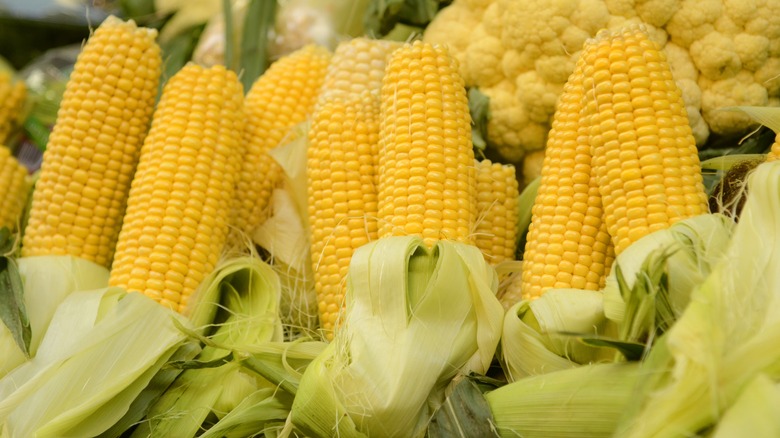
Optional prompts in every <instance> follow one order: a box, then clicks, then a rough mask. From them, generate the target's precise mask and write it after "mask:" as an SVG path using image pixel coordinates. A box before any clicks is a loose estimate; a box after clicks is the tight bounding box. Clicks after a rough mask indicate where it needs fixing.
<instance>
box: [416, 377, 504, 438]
mask: <svg viewBox="0 0 780 438" xmlns="http://www.w3.org/2000/svg"><path fill="white" fill-rule="evenodd" d="M492 418H493V415H492V413H491V411H490V405H489V404H488V402H487V400H485V397H484V396H483V395H482V391H480V390H479V387H478V386H477V385H476V383H474V381H472V380H471V379H469V378H464V379H462V380H461V381H460V382H458V383H457V384H456V385H455V388H454V389H453V392H452V394H450V396H449V397H447V398H446V399H445V400H444V404H442V406H441V407H440V408H439V409H438V410H437V411H436V413H435V414H434V415H433V418H432V419H431V422H430V423H429V425H428V437H429V438H449V437H463V438H466V437H475V436H494V435H495V433H494V431H493V430H492V424H493V423H494V422H493V420H492Z"/></svg>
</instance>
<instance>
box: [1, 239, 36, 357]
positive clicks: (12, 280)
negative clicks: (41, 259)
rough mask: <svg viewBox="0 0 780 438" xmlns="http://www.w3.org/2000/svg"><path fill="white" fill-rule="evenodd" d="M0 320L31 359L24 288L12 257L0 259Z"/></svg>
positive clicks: (28, 322) (30, 335) (29, 332)
mask: <svg viewBox="0 0 780 438" xmlns="http://www.w3.org/2000/svg"><path fill="white" fill-rule="evenodd" d="M0 231H2V230H0ZM0 319H2V320H3V323H4V324H5V326H6V327H8V330H9V331H10V332H11V334H12V335H13V337H14V341H15V342H16V345H18V346H19V349H20V350H22V352H23V353H24V355H25V356H26V357H30V339H31V338H32V330H31V329H30V320H29V319H28V318H27V311H26V309H25V307H24V287H23V285H22V277H21V276H20V275H19V268H18V267H17V266H16V261H15V260H14V259H13V258H11V257H0Z"/></svg>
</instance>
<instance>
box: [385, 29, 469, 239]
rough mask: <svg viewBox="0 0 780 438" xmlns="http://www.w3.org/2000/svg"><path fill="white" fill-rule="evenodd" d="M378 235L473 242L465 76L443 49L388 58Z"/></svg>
mask: <svg viewBox="0 0 780 438" xmlns="http://www.w3.org/2000/svg"><path fill="white" fill-rule="evenodd" d="M381 98H382V103H381V118H380V120H381V126H380V137H379V138H380V140H379V141H380V146H379V169H378V172H379V178H378V192H379V221H380V223H379V226H380V228H379V237H380V238H382V237H386V236H398V235H416V236H420V237H422V238H423V240H424V242H425V243H426V245H429V246H430V245H433V244H434V243H435V242H436V241H437V240H439V239H451V240H457V241H462V242H467V243H473V236H472V233H473V231H474V224H475V221H476V215H477V213H476V211H477V209H476V169H475V168H474V152H473V150H472V144H471V117H470V115H469V109H468V101H467V98H466V90H465V88H464V83H463V78H461V77H460V75H459V74H458V66H457V61H456V60H455V59H454V58H453V57H451V56H450V55H449V53H448V52H447V50H446V49H445V48H443V47H439V46H433V45H431V44H428V43H423V42H421V41H415V42H414V43H412V44H407V45H405V46H404V47H403V48H400V49H398V50H396V51H395V52H393V54H392V55H391V56H390V59H389V61H388V65H387V69H386V74H385V77H384V80H383V82H382V92H381Z"/></svg>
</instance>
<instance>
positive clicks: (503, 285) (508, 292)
mask: <svg viewBox="0 0 780 438" xmlns="http://www.w3.org/2000/svg"><path fill="white" fill-rule="evenodd" d="M523 296H524V295H523V275H522V273H520V272H516V273H514V272H513V273H511V274H509V275H506V276H504V277H503V278H500V283H499V285H498V301H499V302H501V305H502V306H504V310H509V308H510V307H512V306H514V305H515V304H516V303H518V302H519V301H520V300H522V299H523Z"/></svg>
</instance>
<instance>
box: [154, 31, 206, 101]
mask: <svg viewBox="0 0 780 438" xmlns="http://www.w3.org/2000/svg"><path fill="white" fill-rule="evenodd" d="M204 28H205V25H199V26H195V27H193V28H191V29H189V30H187V31H184V32H181V33H179V34H177V35H176V36H174V37H173V38H171V39H170V40H169V41H166V42H165V43H161V49H162V53H163V76H162V80H161V81H160V89H161V90H162V87H164V86H165V84H166V83H167V80H168V79H170V78H171V77H172V76H173V75H175V74H176V73H177V72H178V71H179V70H181V68H182V67H184V65H185V64H187V62H189V60H190V59H191V58H192V52H193V51H194V50H195V46H196V45H197V42H198V39H199V38H200V35H201V33H203V29H204ZM161 95H162V93H158V94H157V98H158V99H159V98H160V96H161Z"/></svg>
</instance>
